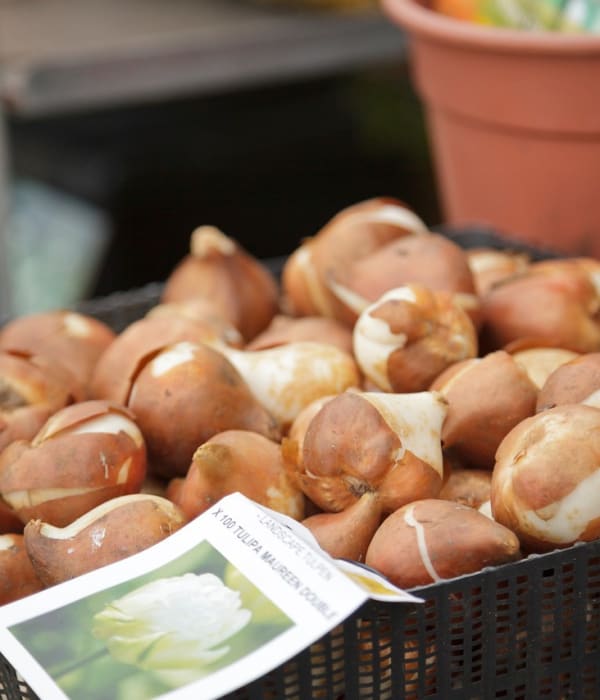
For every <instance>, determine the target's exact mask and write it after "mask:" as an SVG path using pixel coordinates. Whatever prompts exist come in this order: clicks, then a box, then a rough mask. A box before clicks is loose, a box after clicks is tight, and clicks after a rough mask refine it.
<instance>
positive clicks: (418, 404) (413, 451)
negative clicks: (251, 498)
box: [284, 391, 446, 513]
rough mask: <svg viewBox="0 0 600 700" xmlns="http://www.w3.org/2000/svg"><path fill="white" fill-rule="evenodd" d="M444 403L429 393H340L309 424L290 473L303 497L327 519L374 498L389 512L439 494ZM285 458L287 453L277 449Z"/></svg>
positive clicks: (441, 475)
mask: <svg viewBox="0 0 600 700" xmlns="http://www.w3.org/2000/svg"><path fill="white" fill-rule="evenodd" d="M445 416H446V401H445V400H444V399H443V398H442V396H441V395H440V394H438V393H435V392H418V393H412V394H386V393H378V392H354V391H352V392H344V393H343V394H340V395H339V396H337V397H336V398H334V399H332V400H331V401H329V402H327V403H326V404H325V405H324V406H323V408H322V409H321V410H320V411H319V412H318V413H317V415H316V416H315V417H314V418H313V420H312V421H311V423H310V425H309V426H308V429H307V431H306V434H305V436H304V440H303V444H302V449H301V450H299V451H298V455H297V462H296V463H295V464H293V465H292V467H293V469H295V472H296V475H297V478H298V480H299V484H300V485H301V488H302V490H303V491H304V493H305V494H306V496H307V497H308V498H309V499H310V500H311V501H312V502H313V503H315V504H316V505H317V506H318V507H319V508H321V509H322V510H324V511H326V512H337V511H340V510H343V509H344V508H347V507H348V506H350V505H351V504H352V503H355V502H356V501H357V500H358V499H359V498H360V497H361V496H362V495H363V494H364V493H366V492H368V491H374V492H377V493H378V494H379V499H380V503H381V507H382V511H383V512H385V513H390V512H392V511H394V510H395V509H396V508H399V507H400V506H401V505H403V504H404V503H407V502H409V501H411V500H415V499H417V498H423V497H429V496H435V495H437V494H438V493H439V491H440V489H441V487H442V479H443V459H442V449H441V437H440V436H441V429H442V423H443V421H444V418H445ZM284 450H285V453H286V456H287V457H288V459H290V460H291V459H292V457H291V455H292V454H293V451H292V450H289V449H286V448H285V447H284Z"/></svg>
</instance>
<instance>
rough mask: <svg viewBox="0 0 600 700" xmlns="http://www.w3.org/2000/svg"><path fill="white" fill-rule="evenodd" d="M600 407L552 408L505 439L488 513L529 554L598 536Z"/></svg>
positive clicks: (501, 447)
mask: <svg viewBox="0 0 600 700" xmlns="http://www.w3.org/2000/svg"><path fill="white" fill-rule="evenodd" d="M599 454H600V409H598V408H594V407H591V406H584V405H583V404H565V405H563V406H557V407H556V408H551V409H548V410H546V411H542V412H541V413H538V414H536V415H535V416H531V417H530V418H527V419H526V420H524V421H521V423H519V424H518V425H517V426H515V427H514V428H513V430H511V431H510V433H509V434H508V435H507V436H506V437H505V438H504V440H503V441H502V443H501V444H500V446H499V447H498V451H497V453H496V465H495V466H494V471H493V474H492V492H491V503H492V514H493V516H494V519H495V520H497V521H498V522H499V523H502V524H503V525H506V527H509V528H510V529H511V530H513V531H514V532H515V533H516V534H517V535H518V537H519V539H520V540H521V544H522V546H523V549H524V550H526V551H528V552H545V551H549V550H553V549H557V548H561V547H569V546H571V545H572V544H574V543H575V542H579V541H581V542H589V541H592V540H595V539H597V538H598V537H600V499H598V490H599V488H600V462H599V460H598V455H599Z"/></svg>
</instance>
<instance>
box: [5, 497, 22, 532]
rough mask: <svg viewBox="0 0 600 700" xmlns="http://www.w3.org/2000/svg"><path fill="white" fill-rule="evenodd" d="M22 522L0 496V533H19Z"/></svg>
mask: <svg viewBox="0 0 600 700" xmlns="http://www.w3.org/2000/svg"><path fill="white" fill-rule="evenodd" d="M22 532H23V522H22V521H21V519H20V518H19V516H18V515H17V514H16V513H15V511H14V510H13V509H12V508H11V507H10V506H9V505H8V503H5V502H4V501H3V500H2V498H0V535H5V534H20V533H22Z"/></svg>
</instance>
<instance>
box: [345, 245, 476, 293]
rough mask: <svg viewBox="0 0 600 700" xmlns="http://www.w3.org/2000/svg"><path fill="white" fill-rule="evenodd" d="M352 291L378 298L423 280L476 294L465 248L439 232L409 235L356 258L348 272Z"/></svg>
mask: <svg viewBox="0 0 600 700" xmlns="http://www.w3.org/2000/svg"><path fill="white" fill-rule="evenodd" d="M347 277H348V279H349V280H350V282H349V284H348V285H347V286H348V287H349V288H350V289H351V290H352V291H353V292H355V293H357V294H359V295H360V296H363V297H365V298H366V299H368V300H369V302H373V301H376V300H377V299H379V297H381V296H382V295H383V294H384V293H385V292H387V291H388V290H389V289H394V288H395V287H401V286H403V285H405V284H413V283H414V284H420V285H423V286H425V287H428V288H429V289H432V290H434V291H441V292H452V293H454V294H459V293H461V294H466V295H470V296H473V297H474V296H475V285H474V282H473V275H472V273H471V269H470V267H469V263H468V259H467V255H466V253H465V251H464V250H463V249H462V248H461V247H460V246H458V245H457V244H456V243H454V242H453V241H451V240H449V239H448V238H446V237H445V236H441V235H439V234H437V233H427V234H425V235H422V236H409V237H406V238H402V239H400V240H397V241H393V242H392V243H390V244H388V245H387V246H382V247H381V248H379V249H378V250H377V251H376V252H374V253H372V254H371V255H369V256H366V257H365V258H363V259H362V260H359V261H357V262H356V263H354V265H353V266H352V268H351V270H349V271H348V274H347Z"/></svg>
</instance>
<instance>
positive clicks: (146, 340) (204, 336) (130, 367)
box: [90, 314, 219, 405]
mask: <svg viewBox="0 0 600 700" xmlns="http://www.w3.org/2000/svg"><path fill="white" fill-rule="evenodd" d="M218 338H219V335H218V334H217V332H216V331H215V329H214V327H213V326H212V325H210V324H206V323H201V322H199V321H195V320H193V319H190V318H187V317H184V316H170V315H168V314H158V315H156V316H147V317H145V318H142V319H140V320H139V321H134V322H133V323H131V324H130V325H129V326H127V328H125V329H124V330H123V331H122V332H121V333H120V334H119V335H118V336H117V337H116V338H115V340H114V341H113V342H112V343H111V345H110V346H109V347H108V348H107V349H106V350H105V351H104V352H103V353H102V355H101V356H100V358H99V360H98V362H97V364H96V367H95V368H94V372H93V375H92V379H91V382H90V393H91V394H92V396H93V397H94V398H97V399H106V400H107V401H115V402H116V403H121V404H123V405H126V404H127V401H128V399H129V394H130V392H131V388H132V386H133V383H134V382H135V379H136V377H137V375H138V374H139V373H140V371H141V370H142V369H143V367H144V364H145V363H146V362H148V361H149V360H150V359H152V357H153V356H154V355H156V354H157V353H158V352H160V351H161V350H163V349H164V348H166V347H168V346H169V345H174V344H175V343H181V342H189V343H196V344H198V343H203V342H205V341H213V340H215V339H218Z"/></svg>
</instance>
